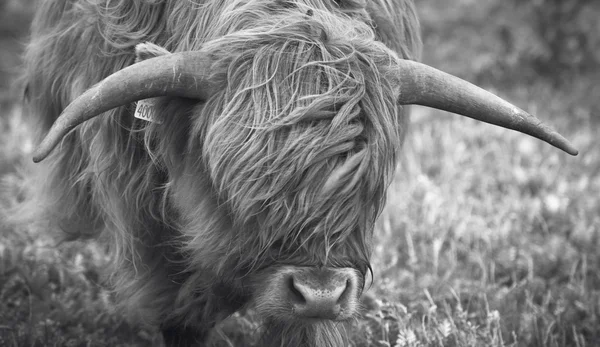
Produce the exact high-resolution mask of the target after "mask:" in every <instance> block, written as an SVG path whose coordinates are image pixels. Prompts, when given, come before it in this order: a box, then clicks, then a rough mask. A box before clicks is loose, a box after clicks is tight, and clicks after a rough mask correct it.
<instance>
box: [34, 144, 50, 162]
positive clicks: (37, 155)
mask: <svg viewBox="0 0 600 347" xmlns="http://www.w3.org/2000/svg"><path fill="white" fill-rule="evenodd" d="M46 156H47V154H46V153H42V152H41V151H40V149H39V148H38V149H36V150H35V152H34V153H33V158H32V159H33V162H34V163H36V164H37V163H39V162H41V161H42V160H44V159H45V158H46Z"/></svg>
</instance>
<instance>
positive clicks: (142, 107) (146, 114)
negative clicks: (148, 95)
mask: <svg viewBox="0 0 600 347" xmlns="http://www.w3.org/2000/svg"><path fill="white" fill-rule="evenodd" d="M155 111H156V109H155V108H154V102H153V101H152V99H144V100H139V101H138V102H137V105H136V106H135V113H134V114H133V115H134V117H135V118H139V119H143V120H145V121H147V122H151V123H156V124H162V121H161V120H160V119H158V118H157V117H156V112H155Z"/></svg>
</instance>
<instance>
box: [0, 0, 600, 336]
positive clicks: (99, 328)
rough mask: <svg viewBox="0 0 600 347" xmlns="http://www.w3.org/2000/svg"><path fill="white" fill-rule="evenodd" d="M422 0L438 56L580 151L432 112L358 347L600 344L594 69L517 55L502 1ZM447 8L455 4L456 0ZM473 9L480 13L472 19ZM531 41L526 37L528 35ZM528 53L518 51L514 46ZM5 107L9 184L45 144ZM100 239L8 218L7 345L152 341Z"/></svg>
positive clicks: (2, 320)
mask: <svg viewBox="0 0 600 347" xmlns="http://www.w3.org/2000/svg"><path fill="white" fill-rule="evenodd" d="M457 3H458V4H457V5H456V6H453V7H451V8H444V7H443V6H444V4H447V2H443V1H432V2H422V4H419V6H420V9H421V18H422V20H423V24H424V27H425V30H424V32H425V34H426V36H425V39H426V40H425V52H424V61H425V62H427V63H429V64H431V65H434V66H438V67H440V68H442V69H444V70H446V71H450V72H452V73H454V74H457V75H459V76H461V77H465V78H468V79H469V80H472V81H477V82H478V83H482V84H483V85H484V86H485V87H487V88H491V89H493V90H495V91H496V92H497V93H498V94H500V95H501V96H503V97H505V98H507V99H509V100H511V101H513V102H514V103H515V104H517V105H519V106H522V107H523V108H525V109H527V110H529V111H531V112H532V113H534V114H536V115H538V116H539V117H540V118H541V119H543V120H544V121H546V122H547V123H549V124H552V125H553V127H555V128H556V129H558V130H560V131H561V132H562V133H563V134H564V135H565V136H566V137H567V138H569V139H571V140H572V141H573V142H574V143H575V144H576V146H577V147H578V148H579V150H580V152H581V154H580V155H579V156H578V157H570V156H568V155H566V154H563V153H561V152H559V151H558V150H556V149H554V148H552V147H550V146H549V145H547V144H544V143H541V142H538V141H536V140H533V139H531V138H529V137H527V136H525V135H521V134H518V133H514V132H510V131H508V130H505V129H500V128H495V127H492V126H490V125H486V124H480V123H477V122H475V121H472V120H469V119H463V118H461V117H458V116H455V115H449V114H443V113H441V112H438V111H432V110H429V109H425V108H417V107H415V108H414V109H413V111H414V112H413V117H412V119H413V124H412V128H411V134H410V136H409V138H408V139H407V142H406V145H405V151H404V155H403V158H402V163H401V165H400V167H399V169H398V174H397V176H396V178H395V180H394V182H393V185H392V188H391V190H390V194H389V202H388V207H387V208H386V210H385V211H384V213H383V215H382V216H381V218H380V220H379V222H378V224H377V230H376V235H377V242H376V245H375V248H374V257H373V267H374V270H375V273H374V281H373V285H372V287H371V288H370V290H369V292H368V295H367V297H366V298H365V304H366V306H367V307H368V310H366V312H365V314H364V315H363V316H362V318H361V319H359V320H358V321H357V322H355V323H354V325H353V326H352V328H351V329H348V331H349V333H350V334H351V335H352V341H353V346H398V347H404V346H411V347H412V346H595V345H598V344H600V324H599V323H600V322H599V314H600V276H599V272H598V268H599V265H600V252H598V251H597V249H598V246H599V242H600V241H599V232H600V230H599V227H600V199H599V198H600V177H599V172H600V151H599V150H598V145H597V143H596V138H597V133H598V123H599V121H600V119H599V118H598V111H600V110H599V109H598V107H599V106H597V105H595V104H594V102H595V101H596V100H595V97H594V95H596V96H597V95H600V92H599V90H598V87H596V86H595V85H594V81H597V80H598V79H597V76H595V75H593V74H587V75H581V76H573V79H572V80H571V81H562V83H559V84H556V83H548V80H547V78H546V77H544V76H536V75H534V74H531V73H530V71H529V70H526V67H523V70H519V68H520V67H519V66H518V64H517V65H515V64H514V62H515V61H518V58H514V57H512V56H511V55H506V54H503V53H502V51H501V49H500V48H499V47H502V46H501V36H500V35H498V30H497V28H498V27H499V26H501V25H505V24H514V23H511V22H510V21H511V20H512V21H515V23H517V24H518V25H519V27H518V28H517V29H516V30H518V31H519V32H527V29H526V28H527V27H526V24H527V23H526V21H522V18H519V17H520V16H519V15H518V14H516V15H515V16H514V17H507V16H500V17H494V18H491V19H489V18H490V17H489V12H486V7H485V6H488V7H487V9H488V10H489V9H490V8H491V9H493V8H494V7H493V6H492V5H493V4H494V2H493V1H490V0H486V1H482V2H481V4H482V5H480V3H479V2H478V7H477V8H476V10H474V11H471V12H469V11H468V9H469V8H470V6H471V7H472V6H473V5H472V4H471V5H469V2H468V1H466V0H465V1H457ZM446 6H448V5H446ZM465 13H469V19H468V20H464V19H463V18H462V17H464V16H465ZM517 46H519V43H518V42H517ZM512 54H517V56H518V52H517V53H512ZM2 107H3V108H2V109H0V112H2V114H1V115H0V134H1V135H0V148H1V149H2V150H1V151H0V175H2V176H3V180H4V181H5V182H7V183H8V184H7V186H8V187H9V190H8V192H6V193H5V194H4V196H3V197H2V199H0V200H1V201H2V203H3V204H10V203H13V202H14V201H15V200H17V199H18V196H16V195H15V194H14V193H11V192H10V187H11V186H12V184H11V181H12V180H14V179H15V176H14V171H15V165H16V163H17V162H18V161H19V160H21V158H22V157H23V156H26V154H27V152H28V151H30V150H31V145H30V142H28V140H27V139H28V132H27V128H26V127H24V126H23V125H22V124H21V123H20V122H19V119H18V114H19V109H18V108H13V105H8V104H3V106H2ZM106 261H107V259H106V255H105V254H103V253H102V252H101V248H100V247H98V246H97V245H94V244H84V243H70V244H65V245H60V246H58V247H55V246H54V244H53V242H52V240H51V239H49V238H48V237H47V236H46V235H44V233H43V232H40V233H38V232H35V231H33V230H26V229H15V228H12V227H8V226H4V225H3V224H2V223H0V345H3V346H4V345H7V346H63V345H72V346H101V345H111V346H145V345H149V344H152V343H156V341H157V337H156V335H155V334H153V333H152V332H146V331H142V332H138V331H137V330H136V329H135V327H134V326H130V325H129V324H127V323H126V322H124V321H123V320H122V319H121V317H119V316H118V315H115V314H112V313H111V312H110V305H109V304H108V302H107V300H106V298H105V296H104V293H103V291H102V290H101V288H100V287H99V286H98V282H99V278H98V273H99V269H101V267H102V264H103V263H104V262H106ZM256 324H257V323H256V322H255V320H253V319H252V315H251V313H250V314H249V315H246V316H243V315H239V314H236V315H234V316H233V317H232V318H230V319H229V320H227V321H225V322H224V323H223V324H222V325H221V326H220V331H221V332H220V333H216V334H215V337H214V339H213V340H214V343H215V345H218V346H221V345H222V346H227V345H228V344H227V341H229V342H230V343H231V344H232V345H234V346H252V345H253V341H254V339H255V337H256V336H255V334H256V329H257V325H256Z"/></svg>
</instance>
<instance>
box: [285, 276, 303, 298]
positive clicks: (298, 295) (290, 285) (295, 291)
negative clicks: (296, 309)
mask: <svg viewBox="0 0 600 347" xmlns="http://www.w3.org/2000/svg"><path fill="white" fill-rule="evenodd" d="M288 288H289V290H290V294H291V296H292V300H293V301H295V302H296V303H300V304H306V298H305V297H304V295H302V293H301V292H300V291H299V290H298V288H297V287H296V284H295V283H294V277H290V279H289V280H288Z"/></svg>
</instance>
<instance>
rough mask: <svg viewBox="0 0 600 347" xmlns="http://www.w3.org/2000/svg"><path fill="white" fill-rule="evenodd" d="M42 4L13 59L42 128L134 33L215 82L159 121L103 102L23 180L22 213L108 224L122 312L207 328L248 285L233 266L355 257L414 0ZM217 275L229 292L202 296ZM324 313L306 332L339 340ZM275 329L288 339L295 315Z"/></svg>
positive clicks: (395, 141) (367, 225)
mask: <svg viewBox="0 0 600 347" xmlns="http://www.w3.org/2000/svg"><path fill="white" fill-rule="evenodd" d="M338 3H339V5H338ZM41 6H42V8H41V9H40V10H39V11H38V15H37V16H36V18H35V20H34V26H33V28H32V41H31V43H30V45H29V46H28V50H27V54H26V60H27V74H26V76H25V78H26V80H27V81H28V85H29V87H28V92H27V96H28V98H29V100H28V101H29V102H28V104H29V108H30V109H29V113H30V114H31V116H32V118H34V121H35V122H36V123H37V124H39V131H40V135H42V134H44V133H45V132H46V131H47V130H48V129H49V127H50V125H51V124H52V123H53V122H54V120H55V119H56V118H57V117H58V115H59V114H60V112H61V111H62V110H63V109H64V108H65V107H66V106H67V105H68V104H69V103H70V102H71V101H72V100H74V99H75V98H76V97H77V96H79V95H80V94H81V93H82V92H83V91H85V90H86V89H87V88H89V87H90V86H91V85H93V84H95V83H97V82H99V81H100V80H102V79H103V78H105V77H106V76H108V75H110V74H111V73H113V72H115V71H117V70H119V69H122V68H123V67H125V66H127V65H130V64H132V63H133V62H134V60H135V54H134V47H135V46H136V45H137V44H139V43H141V42H145V41H149V42H153V43H156V44H158V45H160V46H162V47H164V48H166V49H167V50H168V51H171V52H176V51H186V50H205V51H207V52H210V53H211V54H213V55H214V56H215V57H216V58H218V59H219V60H218V62H217V64H216V68H215V75H214V78H215V79H216V80H218V81H221V82H222V83H223V86H224V88H223V89H222V90H220V91H218V92H217V93H216V94H215V95H214V96H213V97H212V98H211V99H210V100H208V101H207V102H206V103H204V104H198V103H197V102H194V101H191V100H182V99H176V98H161V99H160V100H158V101H157V103H156V108H157V110H158V111H159V114H160V115H161V116H162V117H163V124H161V125H158V126H157V125H147V124H143V123H142V122H141V121H139V120H134V119H133V118H132V116H131V113H132V107H121V108H119V109H115V110H112V111H110V112H107V114H105V115H103V116H100V117H97V118H95V119H93V120H91V121H88V122H86V123H84V124H82V125H81V126H79V127H78V128H76V129H75V130H74V131H72V132H71V133H70V134H69V135H68V136H67V137H66V138H65V139H64V141H63V142H62V144H61V145H60V146H59V148H57V149H56V150H55V151H54V153H53V154H52V155H51V157H49V158H48V159H47V160H45V161H44V162H43V164H41V166H40V167H38V168H37V169H36V170H37V171H36V174H35V175H33V176H32V178H31V179H30V180H29V181H27V182H26V183H25V184H24V186H27V187H28V188H27V189H26V190H27V193H28V195H29V197H28V200H27V201H26V202H25V203H24V204H23V205H22V206H21V212H22V214H21V217H23V218H21V219H30V220H49V221H51V222H52V224H53V225H54V226H55V227H58V228H60V229H62V230H63V231H64V232H65V234H66V235H67V236H68V237H72V238H74V237H97V236H100V237H104V238H106V239H107V242H108V243H109V244H110V245H111V248H112V251H113V253H114V264H113V267H112V268H111V269H110V270H109V272H110V273H111V277H110V281H109V282H110V283H111V284H112V286H113V287H114V289H115V296H116V298H117V299H118V301H119V302H120V303H121V305H122V306H123V307H126V308H127V310H129V311H131V312H134V314H133V317H132V319H135V320H137V321H139V322H141V323H147V324H150V325H158V324H161V322H162V324H163V325H164V324H165V323H164V321H166V320H172V321H174V322H179V323H182V324H189V325H192V324H198V321H199V320H200V321H202V324H203V325H204V326H205V327H207V328H208V327H210V326H212V325H213V324H214V323H215V320H217V319H218V318H215V317H217V316H218V317H219V318H221V316H222V315H225V314H228V313H231V312H233V311H235V310H236V309H238V308H239V307H240V306H241V305H243V304H244V303H245V302H247V301H248V299H249V298H248V297H249V296H251V295H252V293H247V292H245V289H244V278H245V277H244V276H245V275H248V276H249V277H251V276H252V273H254V272H256V271H259V270H260V269H261V268H262V267H264V266H268V265H273V264H276V263H278V262H281V263H286V262H287V263H300V264H304V265H330V266H351V267H355V268H357V269H359V270H360V271H361V272H363V273H364V272H365V271H366V269H367V268H368V259H369V253H370V251H369V249H370V241H371V234H372V227H373V223H374V221H375V218H376V217H377V215H378V213H379V212H380V210H381V208H382V205H383V202H384V199H385V191H386V188H387V185H388V183H389V180H390V178H391V175H392V173H393V170H394V167H395V163H396V153H397V150H398V149H399V147H400V144H401V139H402V136H403V132H404V130H405V129H404V122H403V119H402V117H401V116H400V115H399V109H398V108H397V107H396V105H395V103H394V95H395V91H394V86H393V85H391V84H390V82H389V79H388V76H389V75H390V74H391V69H393V66H394V61H395V60H396V59H398V58H399V57H400V58H405V59H417V58H418V56H419V52H420V41H419V34H418V30H419V28H418V22H417V20H416V15H415V12H414V8H413V5H412V1H409V0H372V1H367V2H365V1H361V0H346V1H329V0H304V1H300V0H298V1H286V0H257V1H243V0H229V1H222V0H203V1H202V0H195V1H193V0H184V1H159V0H156V1H148V0H144V1H142V0H114V1H109V0H77V1H72V0H53V1H45V2H43V3H42V4H41ZM373 28H374V29H373ZM390 48H391V49H392V50H391V49H390ZM394 51H395V52H394ZM29 187H31V188H29ZM215 283H216V284H215ZM217 284H218V285H223V286H224V287H226V288H229V290H230V291H231V293H230V295H229V296H228V297H225V298H221V299H216V298H215V297H214V295H215V293H214V291H213V290H212V289H211V290H209V287H211V286H212V287H214V286H215V285H217ZM211 300H213V301H211ZM219 300H221V302H219ZM207 302H211V305H212V306H211V307H212V308H206V309H204V310H203V311H202V310H201V311H202V312H198V311H199V310H198V309H197V307H198V305H204V306H206V305H207ZM179 323H177V324H179ZM328 324H329V325H328ZM332 324H333V323H323V324H321V325H319V326H307V327H305V328H304V329H305V330H303V331H305V334H304V335H303V336H310V337H311V339H312V340H311V339H308V338H302V339H303V341H308V340H311V341H312V345H315V346H316V345H323V346H327V345H331V346H335V345H339V343H338V342H340V341H341V340H340V339H341V337H340V336H338V335H339V332H338V331H337V330H335V328H334V327H333V325H335V324H333V325H332ZM330 325H331V326H330ZM277 329H278V328H273V329H271V330H270V331H271V333H269V336H271V337H273V336H274V335H273V334H274V333H273V332H274V331H277ZM279 331H281V334H279V335H278V336H279V337H278V339H279V340H280V341H288V340H286V339H288V338H291V337H290V336H291V335H292V331H293V332H294V333H296V332H297V331H298V330H295V328H293V327H290V326H286V327H281V329H279ZM336 334H337V335H336ZM336 336H337V337H336ZM327 341H330V342H327ZM321 342H322V343H323V344H320V343H321ZM282 343H283V342H282ZM288 345H289V344H288ZM292 345H293V344H292ZM308 345H310V344H308Z"/></svg>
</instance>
